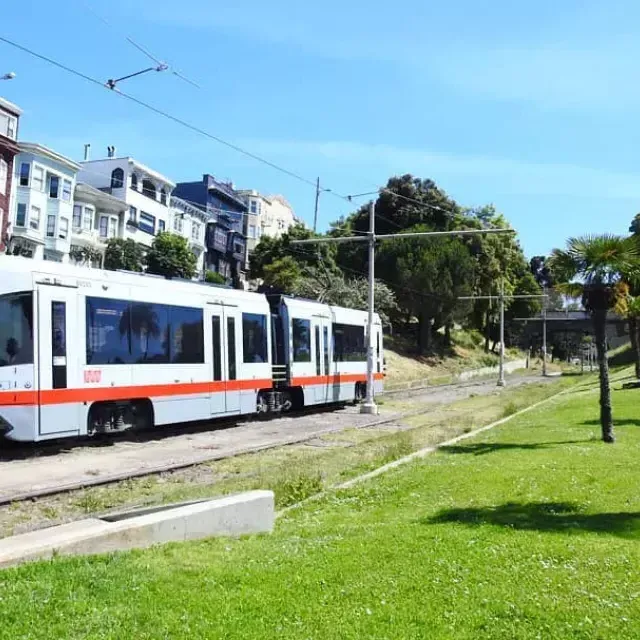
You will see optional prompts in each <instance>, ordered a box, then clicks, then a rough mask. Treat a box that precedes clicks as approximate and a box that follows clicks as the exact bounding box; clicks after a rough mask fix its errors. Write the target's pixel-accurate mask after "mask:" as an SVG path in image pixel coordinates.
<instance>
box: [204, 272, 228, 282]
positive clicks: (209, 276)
mask: <svg viewBox="0 0 640 640" xmlns="http://www.w3.org/2000/svg"><path fill="white" fill-rule="evenodd" d="M204 281H205V282H208V283H209V284H227V279H226V278H225V277H224V276H223V275H222V274H220V273H218V272H217V271H207V272H206V273H205V274H204Z"/></svg>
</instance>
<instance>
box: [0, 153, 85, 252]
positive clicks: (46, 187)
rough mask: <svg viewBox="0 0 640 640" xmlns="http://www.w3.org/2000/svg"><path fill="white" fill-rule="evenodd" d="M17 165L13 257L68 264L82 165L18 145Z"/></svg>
mask: <svg viewBox="0 0 640 640" xmlns="http://www.w3.org/2000/svg"><path fill="white" fill-rule="evenodd" d="M19 147H20V153H19V154H18V155H17V156H16V157H15V161H14V175H13V184H14V189H15V191H14V193H15V197H14V198H13V205H12V215H11V219H10V224H11V228H10V231H9V233H10V236H11V239H10V243H9V250H10V252H11V253H14V254H15V253H19V254H21V255H23V256H28V257H33V258H40V259H44V260H53V261H55V262H66V261H67V260H68V257H69V248H70V244H71V221H72V216H73V194H74V189H75V184H76V174H77V171H78V169H79V168H80V165H79V164H77V163H76V162H74V161H73V160H70V159H69V158H65V157H64V156H62V155H60V154H59V153H56V152H55V151H52V150H51V149H48V148H47V147H44V146H42V145H40V144H34V143H29V142H21V143H19Z"/></svg>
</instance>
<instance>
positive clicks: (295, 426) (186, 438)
mask: <svg viewBox="0 0 640 640" xmlns="http://www.w3.org/2000/svg"><path fill="white" fill-rule="evenodd" d="M541 381H542V379H541V378H540V377H539V376H535V377H533V376H531V377H525V376H518V377H514V378H511V379H510V380H509V386H508V387H507V388H513V387H514V386H520V385H522V384H530V383H532V382H541ZM495 391H496V384H495V380H489V381H482V382H477V383H473V384H469V383H466V384H464V385H462V384H461V385H456V386H449V387H443V388H434V389H429V390H424V391H421V392H417V391H412V392H411V394H410V395H408V396H407V397H406V398H405V396H399V395H394V396H393V400H405V399H406V401H407V402H410V403H411V405H415V410H419V409H420V408H422V407H424V406H430V405H433V404H449V403H451V402H455V401H456V400H461V399H463V398H467V397H469V396H470V395H472V394H474V395H484V394H489V393H493V392H495ZM394 417H397V418H400V417H401V413H400V412H398V411H394V410H391V409H388V408H385V405H382V407H381V411H380V416H379V417H378V418H376V417H375V416H367V415H361V414H360V413H359V412H358V409H357V407H347V408H345V409H337V410H335V411H330V412H329V411H324V412H319V413H313V414H308V415H303V416H295V417H294V416H287V417H281V418H277V419H273V420H267V421H258V420H252V421H243V422H239V423H237V424H236V425H235V426H226V427H225V428H218V429H216V428H215V427H212V426H207V427H202V426H200V427H197V428H189V427H187V428H186V430H185V431H182V432H180V431H179V430H176V429H171V430H169V431H168V432H167V431H165V433H164V435H163V432H162V429H161V428H158V430H157V431H154V432H147V433H144V434H137V435H136V434H131V435H128V434H125V435H120V436H118V437H116V438H114V439H113V440H110V441H109V440H106V441H104V440H103V441H102V442H98V443H95V444H93V443H92V444H91V445H90V446H89V445H87V443H86V441H85V442H83V443H80V444H76V445H74V444H73V443H69V442H64V443H63V444H61V445H60V446H46V447H44V448H40V447H34V448H33V449H30V450H27V452H28V453H29V454H30V455H29V456H24V449H21V450H20V451H21V452H23V455H22V459H10V458H11V452H10V450H8V452H6V453H5V455H4V460H3V461H2V462H0V501H2V500H7V498H9V497H14V496H16V495H20V494H27V493H31V492H40V491H42V492H51V491H52V490H55V489H62V488H64V487H70V486H71V485H74V484H76V483H79V482H80V483H86V484H98V483H99V482H100V481H104V480H106V479H107V478H114V479H115V477H116V476H119V475H142V474H144V473H145V472H146V471H153V470H154V469H157V468H158V467H161V466H170V465H171V466H173V465H176V466H179V465H182V466H187V465H189V464H195V463H198V462H202V461H205V460H207V459H209V460H210V459H216V458H224V457H229V456H232V455H237V454H239V453H244V452H249V451H256V450H259V449H265V448H269V447H273V446H277V445H280V444H291V443H294V442H300V441H304V440H309V439H312V438H316V437H318V436H321V435H323V434H326V433H330V432H334V431H341V430H344V429H348V428H354V427H355V428H357V427H363V426H365V425H367V424H369V423H371V422H373V421H375V420H376V419H386V418H388V419H393V418H394ZM1 446H2V443H0V447H1Z"/></svg>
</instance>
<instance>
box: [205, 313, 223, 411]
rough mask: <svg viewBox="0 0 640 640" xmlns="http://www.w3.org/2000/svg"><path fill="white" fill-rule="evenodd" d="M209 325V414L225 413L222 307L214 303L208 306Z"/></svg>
mask: <svg viewBox="0 0 640 640" xmlns="http://www.w3.org/2000/svg"><path fill="white" fill-rule="evenodd" d="M207 315H208V316H209V320H208V322H209V326H210V327H211V379H212V380H213V385H212V386H211V415H216V414H219V413H226V411H227V399H226V395H227V394H226V386H227V385H226V383H225V379H226V376H225V375H224V371H225V366H226V359H225V357H224V351H225V348H224V345H225V343H224V340H223V336H224V327H225V324H224V307H223V306H222V305H215V306H212V307H211V308H210V312H209V313H208V314H207Z"/></svg>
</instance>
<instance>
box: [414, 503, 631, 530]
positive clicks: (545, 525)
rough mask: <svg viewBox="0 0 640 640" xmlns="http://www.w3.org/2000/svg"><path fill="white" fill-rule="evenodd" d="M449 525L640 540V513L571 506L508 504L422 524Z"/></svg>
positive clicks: (443, 513)
mask: <svg viewBox="0 0 640 640" xmlns="http://www.w3.org/2000/svg"><path fill="white" fill-rule="evenodd" d="M448 522H457V523H461V524H467V525H476V526H477V525H483V524H490V525H497V526H502V527H509V528H511V529H518V530H525V531H545V532H560V533H577V532H580V531H593V532H599V533H609V534H611V535H616V536H621V537H623V538H633V539H636V538H637V539H640V512H614V513H580V508H579V507H578V506H577V505H575V504H573V503H571V502H528V503H524V504H523V503H518V502H507V503H505V504H501V505H497V506H494V507H467V508H464V509H446V510H443V511H441V512H440V513H438V514H437V515H435V516H433V517H431V518H423V519H421V520H420V523H421V524H442V523H448Z"/></svg>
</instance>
